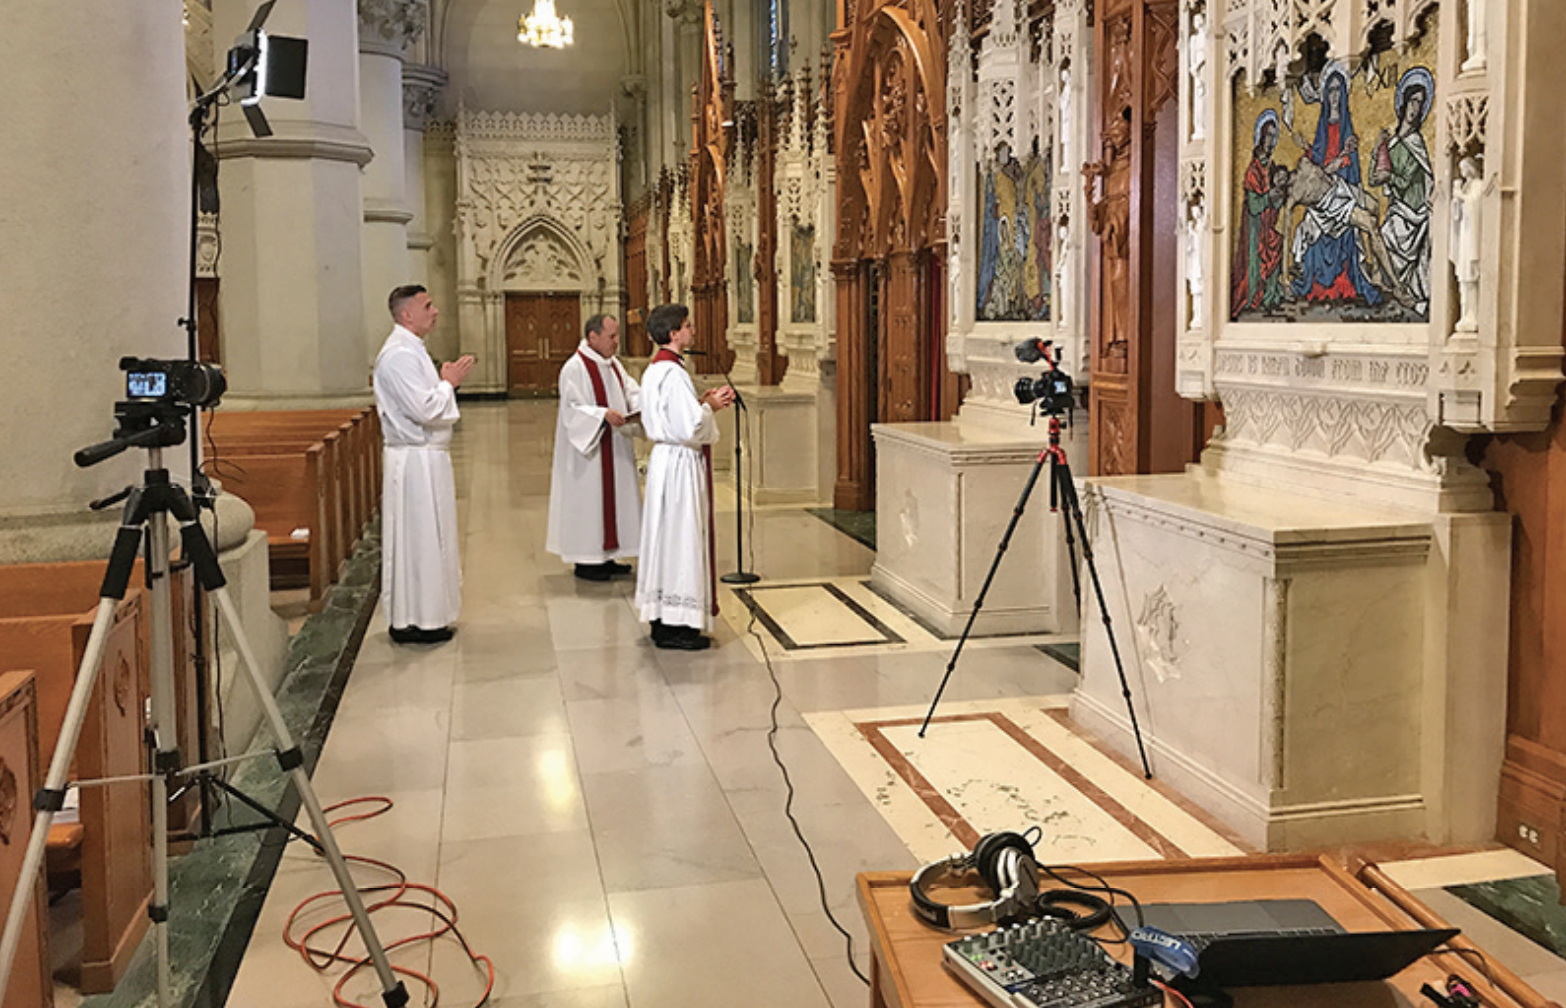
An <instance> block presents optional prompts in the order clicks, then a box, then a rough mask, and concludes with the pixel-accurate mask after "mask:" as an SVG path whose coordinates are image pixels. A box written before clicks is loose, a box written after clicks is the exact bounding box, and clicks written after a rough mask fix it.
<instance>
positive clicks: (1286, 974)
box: [1142, 900, 1458, 988]
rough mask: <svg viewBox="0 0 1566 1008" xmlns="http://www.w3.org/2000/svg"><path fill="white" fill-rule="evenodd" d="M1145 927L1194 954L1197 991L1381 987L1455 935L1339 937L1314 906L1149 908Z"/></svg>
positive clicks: (1254, 903)
mask: <svg viewBox="0 0 1566 1008" xmlns="http://www.w3.org/2000/svg"><path fill="white" fill-rule="evenodd" d="M1142 910H1143V919H1144V921H1145V922H1146V923H1147V924H1148V925H1150V926H1152V927H1156V928H1159V929H1161V930H1163V931H1166V932H1168V933H1170V934H1173V935H1178V936H1179V937H1181V938H1185V939H1186V940H1187V941H1188V942H1189V943H1190V944H1191V945H1192V947H1193V948H1195V949H1196V952H1197V968H1198V971H1197V975H1196V976H1195V977H1194V978H1184V979H1183V982H1184V983H1190V984H1192V985H1194V986H1198V987H1207V988H1214V987H1216V988H1225V987H1268V986H1279V985H1285V984H1320V983H1352V982H1355V981H1363V980H1385V979H1386V978H1387V977H1389V976H1392V975H1394V974H1396V973H1400V972H1402V971H1403V970H1405V969H1407V968H1408V967H1409V966H1410V965H1411V964H1413V963H1414V962H1415V961H1416V960H1418V959H1419V958H1421V957H1422V956H1425V955H1427V954H1429V953H1430V952H1433V951H1434V950H1435V949H1436V948H1437V947H1439V946H1440V945H1441V944H1443V943H1444V942H1447V941H1449V940H1451V939H1452V938H1453V937H1455V936H1456V935H1457V933H1458V931H1457V929H1456V928H1421V929H1415V930H1408V931H1345V930H1344V929H1343V927H1342V926H1341V925H1339V924H1338V922H1337V921H1335V920H1333V918H1332V915H1331V914H1329V913H1327V911H1326V910H1324V909H1322V908H1321V906H1320V905H1318V904H1317V903H1315V902H1314V901H1313V900H1245V901H1240V902H1235V903H1155V904H1149V905H1147V906H1145V907H1143V908H1142Z"/></svg>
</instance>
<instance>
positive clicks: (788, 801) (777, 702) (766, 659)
mask: <svg viewBox="0 0 1566 1008" xmlns="http://www.w3.org/2000/svg"><path fill="white" fill-rule="evenodd" d="M749 608H750V622H749V623H748V624H747V625H746V626H745V632H746V633H748V634H750V635H751V636H752V637H754V638H756V644H757V645H758V646H759V647H760V648H761V660H762V662H763V663H765V664H766V666H767V676H768V678H770V679H771V680H772V710H771V712H770V715H769V717H770V719H771V724H770V726H769V727H768V728H767V748H768V749H770V750H772V762H774V763H776V764H777V766H778V771H779V772H780V773H781V774H782V775H783V786H784V788H785V789H786V790H787V795H788V796H787V797H786V798H785V799H784V801H783V814H784V815H785V816H787V817H788V823H789V825H790V826H792V827H793V828H794V836H795V837H797V838H798V839H799V844H800V846H801V847H803V848H805V857H807V858H808V859H809V860H810V871H811V872H812V873H813V874H814V875H815V877H816V895H817V897H818V898H819V899H820V900H821V910H822V912H824V913H825V914H826V917H827V920H829V921H831V922H832V926H833V927H835V928H837V932H838V934H840V935H842V936H843V940H844V942H845V943H846V944H847V947H848V968H849V969H851V970H853V971H854V976H856V977H858V978H859V982H860V983H862V984H864V985H865V986H866V987H868V986H870V978H869V977H867V976H865V975H864V974H863V973H861V972H860V971H859V964H858V963H856V962H854V936H853V935H852V934H850V933H849V931H848V929H847V928H845V927H843V925H842V924H841V923H839V921H838V919H837V916H836V915H835V914H833V913H832V908H831V906H829V905H828V903H827V894H826V881H825V880H824V879H823V878H822V877H821V866H820V865H819V864H817V863H816V852H815V851H814V850H812V849H811V847H810V841H809V840H806V839H805V831H804V830H803V829H802V828H801V827H800V825H799V820H798V819H796V818H794V781H793V780H792V779H791V778H790V777H789V775H788V767H787V766H786V765H785V764H784V762H783V756H782V754H781V753H779V752H778V708H779V707H780V706H782V704H783V684H782V683H780V682H778V674H777V670H776V669H774V668H773V667H772V656H771V655H770V654H768V653H767V642H766V641H765V640H763V639H762V637H761V634H759V633H758V632H757V631H756V606H755V604H754V603H753V604H752V605H751V606H750V607H749Z"/></svg>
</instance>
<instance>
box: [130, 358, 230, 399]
mask: <svg viewBox="0 0 1566 1008" xmlns="http://www.w3.org/2000/svg"><path fill="white" fill-rule="evenodd" d="M120 370H121V371H124V372H125V398H127V399H133V400H136V401H138V402H157V403H166V404H168V405H170V406H199V407H201V408H202V409H206V408H208V407H211V406H216V405H217V403H218V400H219V399H222V398H223V393H224V392H226V391H228V380H227V379H226V378H224V377H223V369H222V368H220V367H218V366H217V365H216V364H208V363H206V362H205V361H194V360H153V359H152V358H150V357H121V358H120Z"/></svg>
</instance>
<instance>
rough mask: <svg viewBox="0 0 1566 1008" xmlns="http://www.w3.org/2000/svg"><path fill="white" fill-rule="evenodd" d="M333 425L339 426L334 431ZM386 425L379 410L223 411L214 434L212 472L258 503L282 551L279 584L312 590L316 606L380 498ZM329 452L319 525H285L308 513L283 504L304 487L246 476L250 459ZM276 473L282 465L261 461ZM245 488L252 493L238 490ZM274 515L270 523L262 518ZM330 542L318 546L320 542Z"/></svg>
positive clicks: (277, 556)
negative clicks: (296, 534)
mask: <svg viewBox="0 0 1566 1008" xmlns="http://www.w3.org/2000/svg"><path fill="white" fill-rule="evenodd" d="M333 424H335V425H336V426H335V427H333ZM379 431H380V423H379V418H378V417H377V415H376V414H375V411H374V410H372V409H362V410H300V411H288V412H262V413H230V414H224V413H216V414H214V415H213V417H212V421H211V423H210V424H209V425H208V426H207V428H206V434H205V436H206V445H207V452H206V455H207V458H208V461H209V467H210V468H212V469H215V470H216V473H215V474H216V475H217V476H218V477H219V479H222V480H223V481H224V483H225V485H226V486H227V487H228V488H229V489H230V490H233V491H235V493H236V494H237V495H238V496H240V497H244V498H246V499H247V500H250V497H261V498H263V499H262V500H260V501H259V506H258V501H256V500H250V503H251V505H252V507H255V508H256V511H257V525H258V526H259V527H262V528H264V529H265V531H266V532H267V533H268V538H269V539H270V541H271V543H272V545H273V548H274V561H275V562H274V564H273V568H274V584H275V585H276V586H277V587H286V586H290V585H300V584H309V585H310V587H311V589H312V591H311V598H312V602H313V603H315V602H319V601H320V600H321V593H322V592H324V588H325V586H327V585H330V584H331V583H332V582H334V581H335V580H336V578H337V572H338V570H339V568H340V566H341V564H342V562H343V561H344V560H346V559H347V557H348V555H349V554H350V553H351V552H352V550H353V547H354V545H355V544H356V543H357V542H358V539H359V536H360V535H361V534H362V533H363V529H364V526H365V524H366V523H367V522H368V521H369V520H370V518H371V517H372V516H373V514H374V511H375V508H376V506H377V505H378V502H379V499H380V433H379ZM316 444H320V445H321V447H322V451H321V459H320V462H319V476H318V481H319V482H318V486H317V487H316V492H317V496H318V497H321V498H324V504H323V507H322V508H320V509H319V511H320V514H319V517H320V521H319V523H308V524H300V525H295V526H292V527H286V528H284V527H278V526H276V525H275V524H270V523H271V522H274V521H282V520H284V519H286V518H287V516H288V514H289V513H293V514H295V515H297V513H298V512H299V510H300V508H299V507H298V506H297V502H296V504H295V506H293V507H292V508H290V507H288V506H286V505H284V504H280V503H279V502H277V501H276V500H275V499H274V498H275V497H276V496H277V495H278V494H281V493H297V492H298V491H299V489H300V488H299V485H298V484H297V482H296V481H289V482H285V483H284V484H275V483H258V481H257V480H255V479H253V478H250V477H249V476H247V475H243V474H241V475H240V476H238V477H237V478H236V476H235V472H236V468H235V467H239V468H243V467H245V466H246V465H247V464H248V463H247V460H248V459H252V458H255V457H256V456H258V455H261V456H272V455H284V454H289V453H293V452H307V451H308V450H309V449H310V448H311V447H312V446H314V445H316ZM258 464H259V465H263V466H265V467H267V468H268V472H270V470H271V468H272V467H273V466H275V465H276V464H278V463H258ZM241 482H242V483H244V484H245V487H246V488H245V490H243V491H241V490H239V489H238V486H237V485H236V484H238V483H241ZM263 514H265V515H266V521H265V522H263V519H262V516H263ZM296 528H308V529H309V530H310V539H311V543H310V546H309V547H308V548H306V547H303V546H302V545H301V543H300V540H296V539H294V538H293V537H292V533H293V531H294V530H295V529H296ZM317 539H320V540H324V541H322V542H319V543H316V542H315V540H317Z"/></svg>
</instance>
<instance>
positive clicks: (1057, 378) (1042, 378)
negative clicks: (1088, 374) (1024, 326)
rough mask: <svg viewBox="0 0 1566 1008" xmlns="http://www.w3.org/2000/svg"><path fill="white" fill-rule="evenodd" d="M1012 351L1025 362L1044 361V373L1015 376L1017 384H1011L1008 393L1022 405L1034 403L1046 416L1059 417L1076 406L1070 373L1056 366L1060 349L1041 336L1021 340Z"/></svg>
mask: <svg viewBox="0 0 1566 1008" xmlns="http://www.w3.org/2000/svg"><path fill="white" fill-rule="evenodd" d="M1012 351H1013V352H1014V353H1015V354H1016V355H1017V359H1018V360H1019V361H1022V362H1023V363H1024V364H1033V363H1036V362H1038V361H1043V362H1044V373H1043V374H1041V375H1038V376H1037V377H1034V378H1028V377H1026V376H1024V377H1022V378H1018V379H1017V384H1016V385H1014V386H1012V390H1011V394H1012V395H1014V396H1016V397H1017V402H1019V403H1021V404H1022V405H1024V406H1026V405H1028V404H1029V403H1037V406H1036V408H1037V409H1038V411H1039V412H1040V413H1043V414H1045V415H1046V416H1061V415H1062V414H1065V413H1069V412H1071V410H1073V409H1074V408H1075V407H1076V405H1077V399H1076V393H1075V392H1074V391H1073V390H1072V386H1071V376H1070V375H1069V374H1067V373H1066V372H1064V371H1062V370H1061V369H1060V367H1059V366H1058V364H1059V361H1060V352H1059V351H1058V350H1056V349H1055V348H1054V344H1053V343H1051V342H1050V341H1049V340H1041V339H1029V340H1023V341H1022V342H1021V343H1018V344H1017V345H1016V346H1015V347H1013V348H1012Z"/></svg>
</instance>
